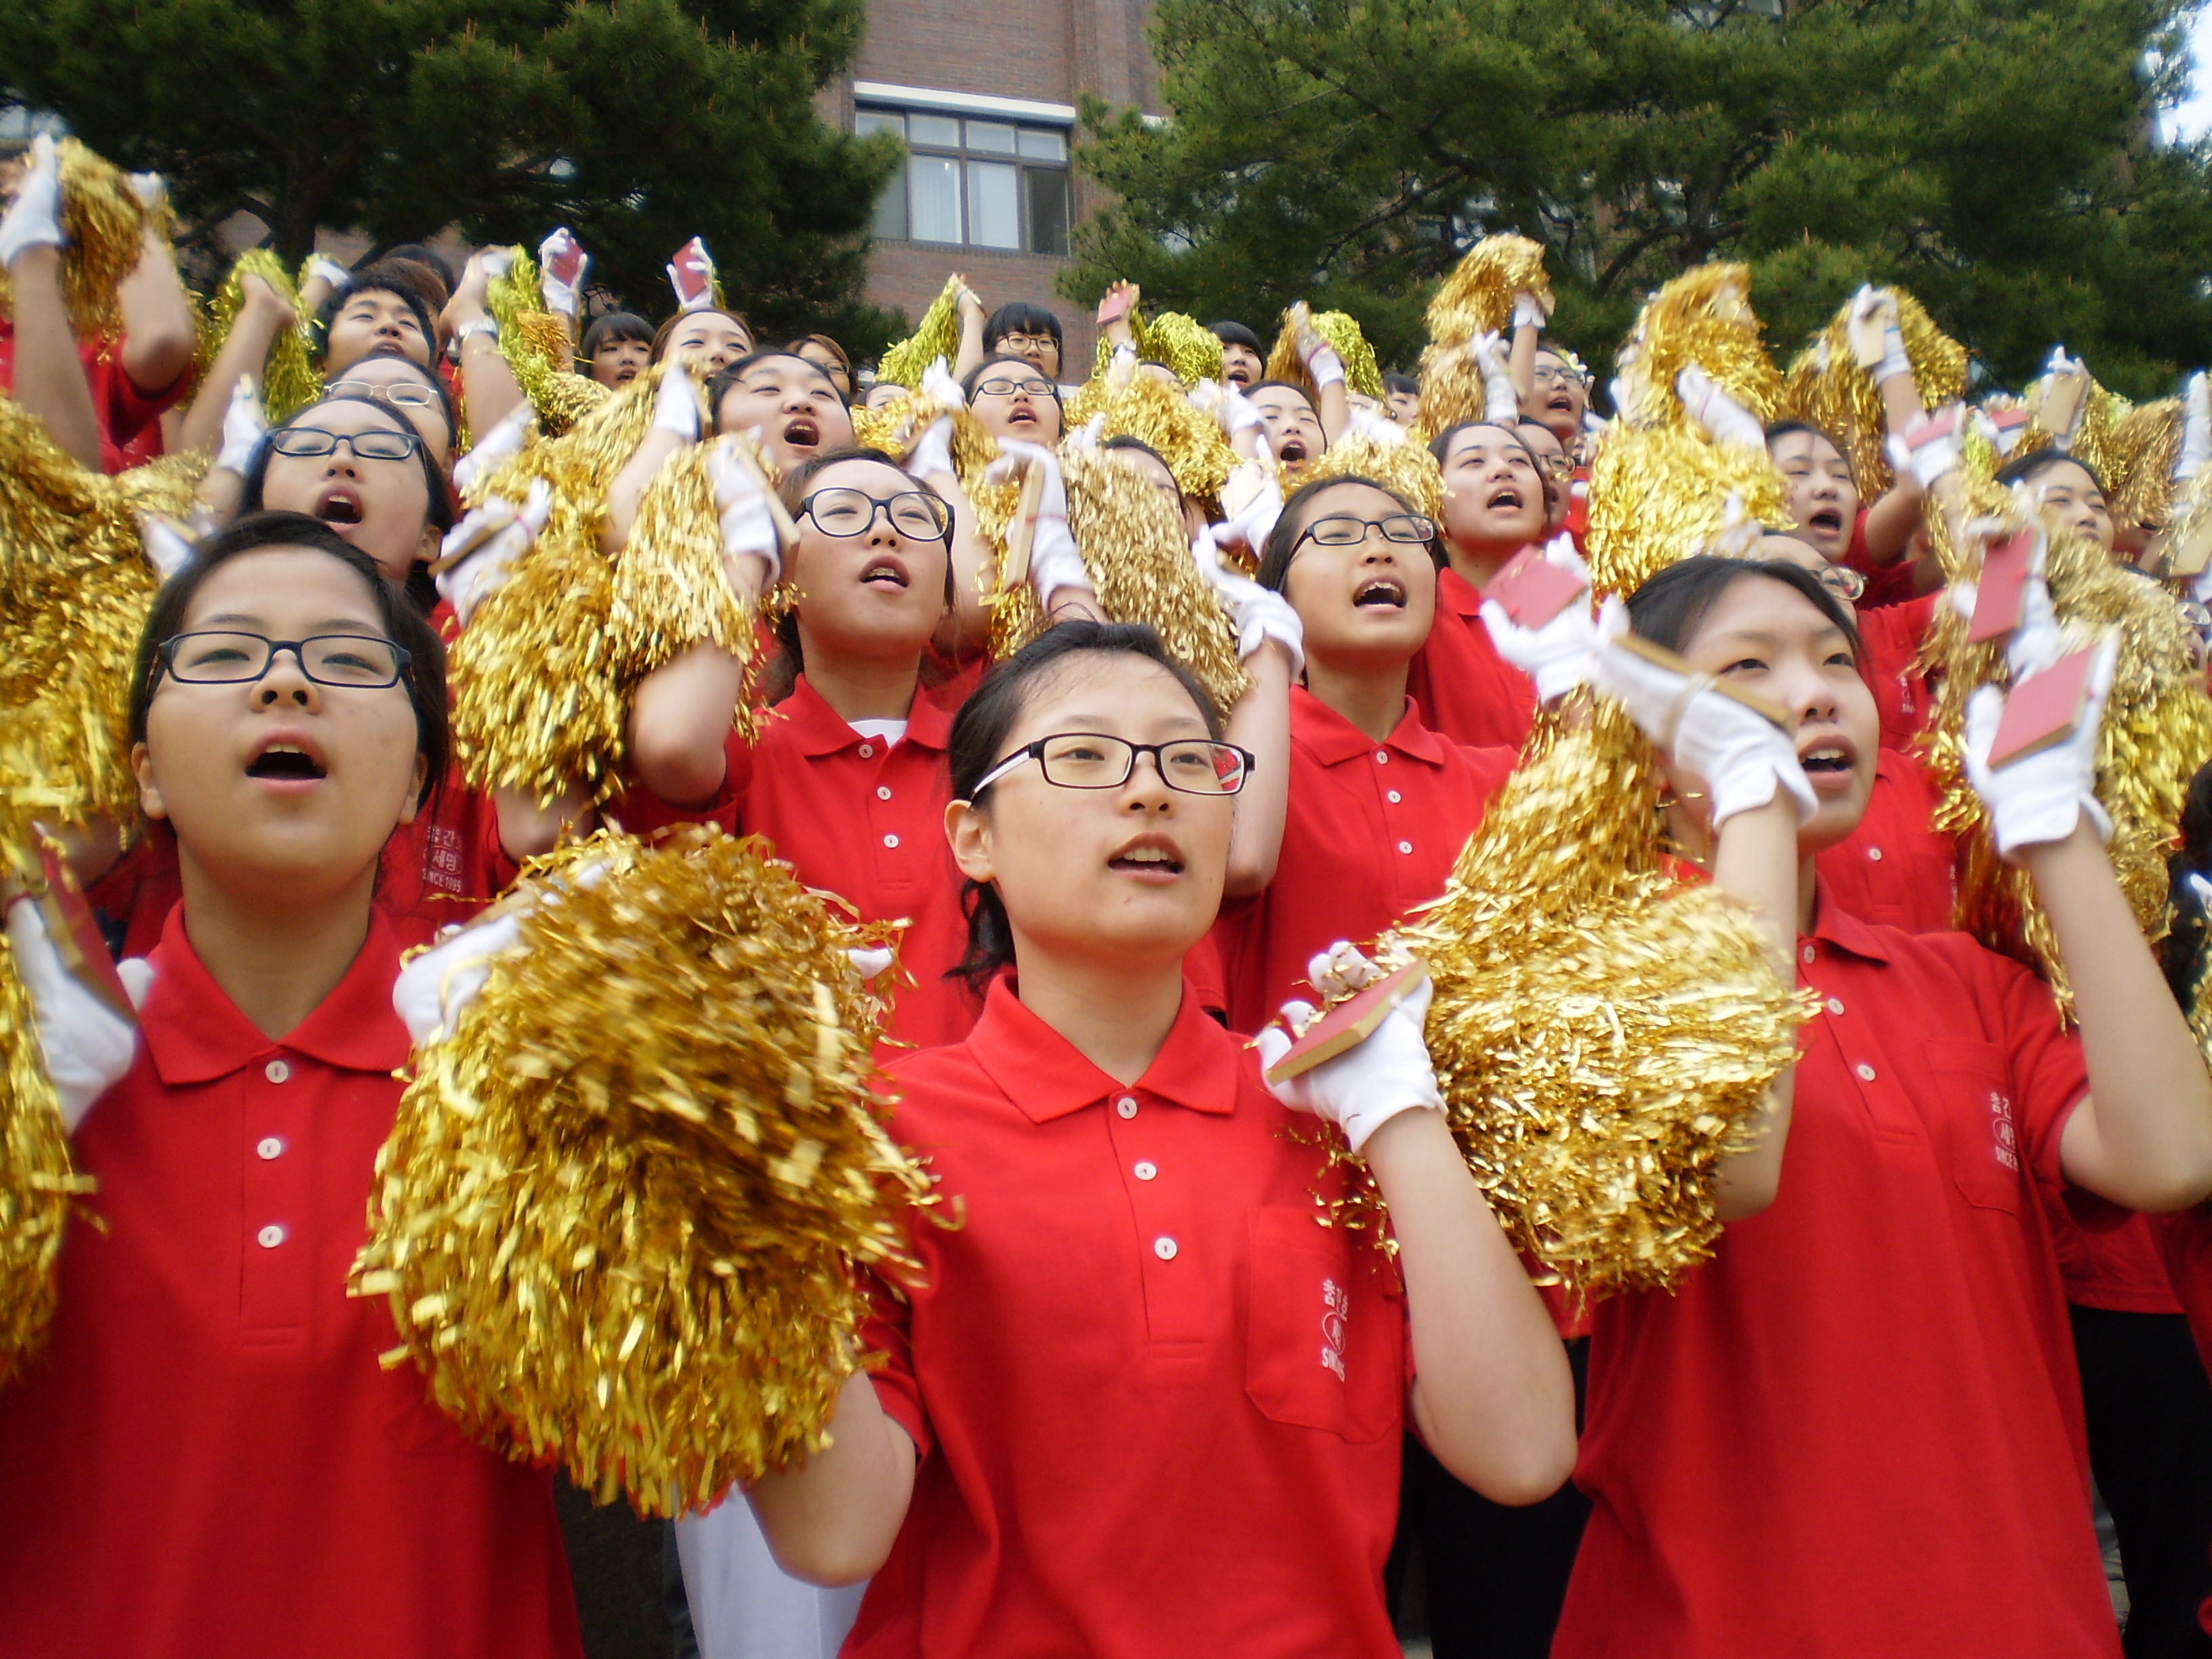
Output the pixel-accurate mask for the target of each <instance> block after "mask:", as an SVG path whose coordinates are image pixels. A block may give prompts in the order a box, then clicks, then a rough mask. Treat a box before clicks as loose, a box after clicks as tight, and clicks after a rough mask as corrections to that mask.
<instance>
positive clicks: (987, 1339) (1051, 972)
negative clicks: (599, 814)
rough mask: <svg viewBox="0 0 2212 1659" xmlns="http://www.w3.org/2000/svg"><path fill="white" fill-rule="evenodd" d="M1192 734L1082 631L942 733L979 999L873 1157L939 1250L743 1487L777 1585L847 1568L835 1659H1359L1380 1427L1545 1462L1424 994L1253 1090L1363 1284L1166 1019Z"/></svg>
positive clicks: (1549, 1446)
mask: <svg viewBox="0 0 2212 1659" xmlns="http://www.w3.org/2000/svg"><path fill="white" fill-rule="evenodd" d="M1220 730H1221V726H1220V718H1219V715H1218V713H1217V712H1216V711H1215V710H1214V709H1213V708H1212V706H1211V704H1210V702H1209V700H1208V699H1207V697H1206V693H1205V692H1204V691H1203V690H1201V689H1200V687H1199V686H1198V685H1197V684H1196V683H1195V682H1194V680H1193V679H1192V678H1190V676H1189V675H1188V672H1187V671H1184V670H1183V669H1182V667H1180V666H1179V665H1176V663H1175V662H1174V661H1173V660H1172V659H1170V658H1169V657H1168V656H1167V654H1166V653H1165V652H1164V650H1163V649H1162V647H1160V645H1159V644H1158V639H1157V637H1156V636H1155V635H1152V632H1151V630H1149V629H1142V628H1136V627H1129V626H1116V625H1109V624H1102V623H1065V624H1063V625H1061V626H1060V627H1058V628H1055V629H1051V630H1050V631H1048V633H1046V634H1045V635H1043V636H1042V638H1040V639H1039V640H1038V641H1036V642H1035V643H1034V644H1032V645H1030V646H1029V647H1025V648H1024V650H1023V651H1021V652H1019V653H1017V654H1016V655H1015V656H1014V657H1013V658H1012V659H1009V660H1008V662H1007V663H1006V665H1003V666H1002V667H1001V668H1000V670H999V671H997V672H996V673H995V674H994V675H993V676H992V677H991V678H989V679H987V681H986V682H985V683H984V684H983V687H982V688H981V690H979V691H978V692H977V694H976V695H975V696H974V697H972V698H970V699H969V702H967V704H966V705H964V706H963V708H962V710H961V714H960V716H959V719H958V720H957V722H956V724H955V726H954V729H953V732H952V734H951V754H950V759H951V781H952V794H953V800H952V803H951V805H950V807H949V808H948V810H947V811H946V814H945V829H946V833H947V835H948V836H949V838H950V840H951V846H952V848H953V855H954V857H955V859H956V860H957V863H958V865H959V866H960V869H961V872H962V873H963V875H964V876H965V877H966V878H967V882H968V885H969V894H970V896H969V914H970V921H969V952H968V955H967V957H966V959H965V961H964V962H963V967H964V969H966V970H967V971H968V973H969V975H970V976H971V977H972V978H974V979H975V981H977V982H979V983H988V984H989V985H990V990H989V993H988V996H987V1000H986V1004H985V1007H984V1011H983V1013H982V1017H981V1019H980V1020H979V1021H978V1023H977V1024H976V1026H975V1030H974V1032H973V1034H972V1035H971V1036H969V1039H968V1040H967V1041H966V1042H963V1043H961V1044H958V1045H957V1046H955V1047H952V1048H940V1049H936V1050H932V1051H927V1052H925V1053H923V1054H918V1055H915V1056H913V1057H911V1058H909V1059H907V1060H902V1061H899V1062H898V1063H896V1065H895V1066H893V1068H892V1077H893V1080H894V1085H895V1087H896V1093H897V1095H898V1097H899V1100H900V1104H899V1106H898V1108H897V1115H896V1121H895V1122H894V1124H893V1125H892V1133H894V1135H895V1136H896V1139H898V1140H899V1141H900V1143H901V1144H902V1145H904V1146H910V1147H912V1148H914V1149H915V1151H916V1152H919V1153H921V1155H922V1156H924V1157H926V1158H928V1159H929V1161H930V1164H931V1167H932V1168H933V1171H934V1172H935V1174H936V1176H937V1177H938V1180H939V1184H940V1189H941V1190H942V1191H943V1192H945V1193H946V1194H957V1197H958V1202H959V1204H960V1206H961V1207H962V1215H963V1225H961V1226H960V1227H958V1228H957V1229H956V1230H940V1229H934V1228H924V1229H921V1230H918V1231H917V1232H916V1234H915V1238H914V1240H913V1246H914V1249H915V1251H916V1253H917V1255H919V1257H920V1258H921V1267H922V1272H921V1274H920V1275H919V1276H918V1277H917V1278H916V1279H915V1282H913V1283H912V1284H911V1285H906V1286H903V1287H902V1292H901V1293H900V1294H899V1295H897V1296H893V1295H891V1294H890V1293H889V1292H886V1294H885V1296H884V1298H883V1300H882V1301H881V1302H880V1304H879V1308H880V1310H881V1311H880V1316H879V1317H878V1320H877V1321H876V1322H875V1323H874V1324H873V1325H872V1327H871V1328H870V1330H869V1332H868V1334H867V1343H868V1346H870V1347H871V1348H872V1349H874V1350H876V1351H877V1352H880V1353H882V1354H883V1355H884V1360H883V1362H882V1367H881V1369H879V1370H872V1371H868V1372H863V1373H862V1374H860V1375H859V1376H855V1377H854V1379H853V1380H852V1381H851V1382H850V1383H848V1384H847V1385H846V1388H845V1390H844V1392H843V1394H842V1395H841V1397H840V1400H839V1403H838V1407H837V1414H836V1420H835V1423H834V1425H833V1429H834V1435H835V1438H834V1442H833V1443H831V1444H830V1445H829V1446H828V1447H826V1448H825V1449H823V1451H822V1452H821V1453H820V1454H819V1455H817V1456H815V1457H814V1458H812V1459H811V1460H809V1461H808V1462H805V1463H804V1464H801V1465H799V1466H797V1467H795V1468H791V1469H788V1470H786V1471H784V1472H781V1473H779V1474H771V1475H769V1476H767V1477H766V1478H764V1479H763V1480H761V1481H760V1482H759V1483H758V1484H757V1485H756V1486H754V1487H753V1488H752V1489H751V1492H750V1494H749V1496H750V1500H751V1502H752V1504H753V1505H754V1508H755V1510H756V1512H757V1514H758V1515H759V1516H760V1518H761V1522H762V1525H763V1529H764V1530H765V1532H766V1533H767V1535H768V1537H769V1541H770V1543H771V1544H772V1545H773V1546H774V1547H775V1550H776V1552H777V1554H778V1556H779V1557H780V1558H781V1559H782V1560H783V1562H784V1563H785V1565H787V1567H788V1568H790V1569H791V1570H793V1571H796V1572H798V1573H799V1574H800V1575H801V1576H802V1577H808V1578H811V1579H814V1580H817V1581H819V1582H824V1583H835V1582H847V1581H851V1580H854V1579H857V1578H860V1577H864V1576H866V1575H867V1574H869V1573H871V1572H874V1573H875V1577H874V1578H873V1580H872V1583H870V1585H869V1587H868V1591H867V1595H866V1600H865V1601H864V1602H863V1604H862V1607H861V1610H860V1621H859V1623H858V1625H857V1626H855V1627H854V1632H853V1634H852V1636H851V1638H849V1639H848V1642H847V1644H846V1648H845V1651H846V1652H847V1653H848V1654H849V1655H854V1656H862V1659H876V1656H884V1655H893V1654H921V1653H923V1652H928V1653H933V1654H941V1655H945V1656H960V1655H971V1654H973V1655H984V1654H1005V1653H1014V1652H1037V1653H1047V1652H1049V1653H1077V1652H1080V1653H1089V1654H1097V1655H1102V1656H1122V1655H1127V1656H1138V1655H1146V1656H1152V1655H1158V1654H1162V1653H1169V1652H1186V1651H1189V1652H1222V1653H1237V1654H1241V1655H1248V1656H1267V1655H1272V1654H1282V1655H1290V1654H1308V1653H1328V1654H1344V1655H1353V1654H1358V1655H1370V1656H1374V1659H1383V1656H1395V1654H1396V1652H1397V1651H1398V1647H1397V1642H1396V1639H1395V1638H1394V1637H1393V1636H1392V1634H1391V1631H1390V1625H1389V1619H1388V1618H1387V1616H1386V1615H1385V1613H1384V1611H1383V1601H1382V1595H1381V1593H1380V1592H1381V1582H1380V1581H1381V1573H1382V1567H1383V1558H1384V1556H1385V1554H1386V1553H1388V1550H1389V1541H1390V1535H1391V1530H1392V1522H1393V1520H1394V1518H1395V1508H1396V1487H1397V1460H1398V1435H1399V1432H1400V1430H1401V1425H1402V1424H1404V1423H1405V1422H1406V1421H1407V1419H1408V1418H1409V1417H1410V1419H1411V1420H1412V1421H1413V1423H1415V1424H1416V1425H1418V1426H1419V1431H1421V1433H1422V1434H1423V1435H1424V1436H1425V1438H1426V1439H1427V1440H1428V1442H1429V1443H1430V1444H1431V1446H1433V1447H1434V1448H1435V1449H1436V1450H1437V1454H1438V1455H1439V1456H1441V1457H1442V1458H1443V1459H1444V1461H1445V1462H1447V1463H1448V1464H1449V1466H1450V1467H1452V1468H1454V1469H1455V1470H1456V1471H1457V1472H1458V1473H1459V1474H1462V1476H1463V1477H1464V1478H1466V1479H1468V1480H1471V1481H1473V1482H1474V1484H1476V1485H1477V1486H1480V1487H1482V1488H1484V1489H1486V1490H1487V1491H1489V1492H1492V1493H1493V1494H1495V1495H1497V1496H1498V1497H1501V1498H1507V1499H1509V1500H1511V1501H1519V1502H1528V1501H1531V1500H1534V1499H1535V1498H1541V1497H1542V1496H1544V1495H1545V1494H1547V1493H1548V1492H1551V1491H1552V1490H1553V1488H1554V1487H1555V1486H1557V1484H1558V1482H1559V1478H1560V1476H1561V1475H1562V1474H1563V1473H1564V1471H1565V1467H1566V1463H1567V1462H1568V1459H1569V1455H1570V1448H1571V1443H1572V1438H1573V1425H1572V1395H1571V1384H1570V1382H1569V1378H1568V1374H1567V1368H1566V1364H1565V1358H1564V1355H1563V1354H1562V1352H1561V1351H1560V1348H1559V1340H1558V1339H1557V1337H1556V1336H1555V1335H1554V1334H1553V1331H1552V1328H1551V1324H1550V1322H1549V1320H1548V1319H1547V1317H1546V1316H1545V1313H1544V1310H1543V1304H1542V1303H1541V1300H1540V1299H1539V1298H1538V1297H1537V1296H1536V1294H1535V1292H1534V1290H1533V1289H1531V1288H1530V1286H1529V1285H1528V1279H1527V1278H1526V1276H1525V1275H1524V1274H1523V1273H1522V1271H1521V1268H1520V1265H1519V1263H1518V1262H1517V1261H1516V1259H1515V1257H1514V1255H1513V1253H1512V1250H1511V1249H1510V1247H1509V1246H1508V1245H1507V1243H1506V1242H1505V1238H1504V1234H1503V1232H1502V1231H1500V1230H1499V1228H1498V1225H1497V1224H1496V1222H1495V1220H1494V1219H1493V1218H1492V1216H1491V1215H1490V1213H1489V1212H1488V1210H1487V1207H1486V1205H1485V1204H1484V1202H1483V1200H1482V1198H1481V1196H1480V1193H1479V1192H1478V1191H1477V1190H1476V1188H1475V1187H1474V1183H1473V1181H1472V1179H1471V1178H1470V1177H1469V1176H1468V1172H1467V1169H1466V1166H1465V1164H1463V1163H1462V1161H1461V1159H1460V1157H1459V1153H1458V1151H1457V1149H1456V1147H1455V1146H1454V1144H1453V1142H1452V1139H1451V1137H1450V1134H1449V1131H1448V1130H1447V1129H1446V1127H1445V1125H1444V1121H1443V1115H1442V1114H1441V1112H1439V1111H1437V1110H1434V1109H1433V1108H1435V1107H1436V1106H1437V1103H1438V1097H1437V1092H1436V1085H1435V1079H1434V1077H1433V1075H1432V1074H1431V1071H1430V1068H1429V1065H1428V1058H1427V1051H1426V1049H1425V1047H1424V1046H1423V1043H1422V1041H1421V1036H1420V1011H1421V1006H1422V1005H1424V1004H1425V997H1422V996H1419V995H1418V994H1417V995H1416V996H1415V997H1414V998H1413V999H1410V1000H1408V1001H1407V1003H1406V1004H1405V1005H1404V1006H1401V1009H1400V1010H1398V1011H1397V1012H1394V1013H1393V1014H1391V1015H1390V1016H1389V1018H1386V1019H1385V1020H1384V1022H1383V1025H1382V1027H1381V1028H1380V1029H1379V1030H1376V1032H1375V1034H1374V1035H1372V1036H1370V1037H1369V1038H1368V1039H1367V1040H1366V1041H1365V1042H1364V1043H1362V1044H1360V1045H1359V1046H1358V1048H1354V1049H1353V1050H1352V1051H1351V1052H1350V1053H1349V1054H1345V1055H1342V1056H1340V1057H1339V1058H1338V1059H1336V1060H1333V1061H1331V1062H1329V1063H1328V1064H1326V1065H1324V1066H1321V1067H1318V1068H1316V1070H1313V1071H1311V1072H1310V1073H1306V1074H1305V1075H1304V1077H1303V1078H1301V1079H1297V1081H1295V1082H1294V1083H1293V1084H1291V1085H1288V1086H1287V1087H1286V1088H1285V1094H1286V1095H1287V1096H1288V1097H1290V1098H1291V1099H1292V1100H1294V1101H1295V1102H1297V1104H1298V1105H1299V1106H1301V1107H1303V1108H1304V1109H1306V1110H1310V1111H1315V1112H1318V1113H1320V1114H1322V1115H1326V1116H1329V1117H1331V1118H1333V1119H1334V1120H1335V1121H1338V1122H1340V1124H1342V1125H1343V1126H1344V1128H1345V1132H1346V1136H1347V1138H1348V1139H1349V1140H1350V1142H1351V1144H1352V1146H1354V1147H1356V1148H1358V1150H1359V1151H1360V1152H1362V1153H1363V1155H1364V1158H1365V1159H1366V1162H1367V1164H1368V1166H1369V1168H1370V1170H1372V1171H1373V1172H1374V1175H1375V1177H1376V1181H1377V1182H1378V1183H1379V1185H1380V1188H1381V1189H1382V1193H1383V1196H1384V1198H1385V1199H1386V1200H1388V1202H1389V1208H1390V1215H1391V1222H1392V1226H1393V1229H1394V1231H1395V1237H1396V1241H1397V1244H1398V1253H1397V1255H1396V1257H1395V1261H1394V1260H1393V1259H1392V1258H1391V1257H1390V1256H1389V1255H1385V1254H1384V1253H1383V1251H1382V1250H1381V1249H1379V1248H1377V1247H1376V1243H1374V1242H1373V1241H1372V1240H1371V1239H1370V1238H1368V1237H1364V1236H1359V1235H1354V1234H1349V1233H1347V1232H1346V1231H1344V1230H1342V1229H1334V1230H1332V1229H1329V1228H1326V1227H1323V1226H1322V1225H1320V1223H1321V1221H1322V1218H1323V1217H1322V1212H1321V1210H1320V1209H1319V1208H1318V1207H1317V1206H1316V1194H1322V1195H1327V1194H1334V1193H1337V1192H1339V1191H1340V1190H1341V1184H1340V1183H1341V1181H1342V1179H1343V1177H1342V1175H1341V1172H1340V1170H1332V1169H1330V1168H1329V1167H1328V1166H1329V1158H1328V1153H1327V1152H1326V1150H1325V1149H1324V1148H1323V1147H1322V1146H1321V1145H1320V1144H1318V1136H1317V1133H1316V1130H1315V1129H1313V1128H1311V1127H1308V1128H1304V1129H1303V1130H1302V1129H1300V1128H1299V1127H1298V1125H1297V1119H1295V1118H1294V1117H1293V1116H1292V1115H1291V1114H1290V1113H1289V1112H1286V1111H1285V1109H1283V1107H1282V1106H1281V1105H1280V1104H1279V1103H1277V1102H1276V1101H1275V1100H1273V1099H1271V1098H1270V1097H1269V1095H1268V1094H1267V1091H1266V1090H1265V1089H1263V1088H1262V1086H1261V1081H1260V1078H1259V1076H1258V1073H1257V1072H1256V1070H1255V1061H1254V1060H1252V1059H1250V1058H1249V1056H1248V1055H1247V1054H1245V1052H1244V1050H1243V1043H1242V1042H1241V1041H1240V1040H1239V1039H1238V1038H1236V1037H1233V1036H1230V1035H1229V1034H1228V1033H1226V1032H1225V1031H1224V1030H1221V1029H1220V1028H1219V1027H1218V1026H1217V1025H1216V1024H1214V1023H1213V1022H1212V1021H1211V1020H1209V1019H1207V1018H1206V1017H1205V1016H1204V1014H1203V1013H1202V1012H1200V1010H1199V1009H1198V1007H1197V1006H1196V1004H1195V1001H1194V998H1193V997H1192V996H1191V995H1190V994H1188V989H1187V987H1186V982H1185V981H1184V979H1183V975H1182V961H1183V957H1184V956H1185V954H1186V953H1187V952H1188V951H1189V950H1190V949H1191V948H1192V946H1193V945H1195V944H1196V943H1197V942H1198V940H1199V939H1200V938H1201V937H1203V935H1204V934H1205V933H1206V930H1207V929H1208V928H1209V927H1212V924H1213V921H1214V919H1215V915H1216V913H1217V911H1218V908H1219V906H1220V902H1221V894H1222V888H1223V883H1224V879H1225V872H1226V869H1227V866H1228V863H1229V859H1230V845H1231V827H1232V824H1233V823H1234V816H1235V803H1236V795H1237V790H1238V789H1239V788H1240V787H1242V785H1243V781H1244V778H1245V775H1246V768H1247V766H1248V764H1249V761H1248V757H1246V756H1245V755H1244V754H1243V752H1242V751H1241V750H1238V749H1237V748H1235V747H1234V746H1232V745H1231V744H1227V743H1225V742H1224V741H1223V740H1222V739H1221V738H1220V736H1219V732H1220ZM1008 969H1011V973H1009V972H1007V971H1006V970H1008ZM1283 1046H1285V1043H1284V1042H1283V1041H1282V1040H1281V1039H1280V1037H1279V1034H1278V1040H1277V1041H1276V1042H1273V1043H1271V1044H1270V1045H1269V1052H1270V1053H1271V1054H1272V1053H1275V1052H1279V1049H1280V1048H1281V1047H1283ZM1102 1437H1103V1439H1102ZM1102 1443H1110V1444H1111V1446H1112V1448H1113V1455H1111V1456H1109V1457H1101V1456H1099V1455H1097V1454H1098V1448H1099V1447H1100V1445H1101V1444H1102ZM1196 1470H1203V1471H1204V1472H1205V1475H1204V1478H1203V1479H1196V1480H1194V1478H1193V1474H1194V1471H1196ZM1014 1540H1018V1547H1007V1544H1008V1542H1009V1541H1014ZM1107 1564H1110V1565H1107ZM879 1567H880V1568H881V1571H877V1569H878V1568H879ZM1133 1585H1141V1586H1142V1587H1143V1593H1142V1594H1141V1595H1132V1594H1131V1593H1130V1590H1131V1587H1132V1586H1133Z"/></svg>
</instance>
